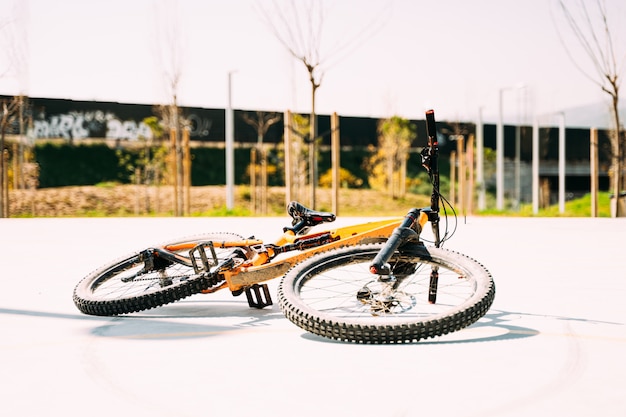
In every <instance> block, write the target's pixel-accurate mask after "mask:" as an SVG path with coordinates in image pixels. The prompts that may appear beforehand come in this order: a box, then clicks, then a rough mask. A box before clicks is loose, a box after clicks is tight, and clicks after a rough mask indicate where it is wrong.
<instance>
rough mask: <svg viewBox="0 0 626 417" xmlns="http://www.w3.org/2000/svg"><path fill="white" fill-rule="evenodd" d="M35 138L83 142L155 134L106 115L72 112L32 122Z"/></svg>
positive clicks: (91, 112)
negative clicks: (81, 140)
mask: <svg viewBox="0 0 626 417" xmlns="http://www.w3.org/2000/svg"><path fill="white" fill-rule="evenodd" d="M33 128H34V134H35V137H36V138H65V139H68V140H80V139H85V138H90V137H100V138H107V139H121V140H130V141H134V140H138V139H140V138H145V139H150V138H152V131H151V130H150V128H149V127H148V125H146V124H145V123H144V122H139V123H137V122H136V121H134V120H120V119H119V118H118V117H117V116H116V115H115V114H113V113H110V112H104V111H99V110H97V111H72V112H68V113H65V114H55V115H51V116H49V117H48V118H47V119H39V120H34V121H33Z"/></svg>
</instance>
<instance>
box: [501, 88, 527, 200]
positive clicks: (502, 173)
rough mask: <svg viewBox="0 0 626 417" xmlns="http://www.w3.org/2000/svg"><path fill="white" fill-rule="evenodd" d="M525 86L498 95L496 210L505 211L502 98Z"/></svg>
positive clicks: (502, 90) (503, 89) (502, 89)
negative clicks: (509, 92)
mask: <svg viewBox="0 0 626 417" xmlns="http://www.w3.org/2000/svg"><path fill="white" fill-rule="evenodd" d="M522 88H526V86H525V85H523V84H522V85H519V86H516V87H504V88H501V89H500V91H499V95H498V125H497V127H496V208H497V209H498V210H503V209H504V120H503V119H504V116H503V111H502V107H503V105H502V96H503V95H504V92H505V91H507V90H520V89H522Z"/></svg>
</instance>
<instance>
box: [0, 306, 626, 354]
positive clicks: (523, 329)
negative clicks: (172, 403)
mask: <svg viewBox="0 0 626 417" xmlns="http://www.w3.org/2000/svg"><path fill="white" fill-rule="evenodd" d="M0 314H7V315H21V316H29V317H41V318H51V319H66V320H80V321H92V322H94V323H100V325H98V326H96V327H94V328H92V329H91V330H89V333H90V334H91V335H94V336H97V337H108V338H128V339H144V340H155V339H195V338H207V337H215V336H220V335H228V334H235V333H238V332H249V331H251V330H258V331H263V330H265V329H269V327H270V326H271V325H272V323H273V322H276V321H281V320H282V321H285V322H286V321H287V319H286V318H285V316H284V315H283V313H282V311H281V310H280V308H278V306H277V305H272V306H270V307H266V308H264V309H254V308H250V307H249V306H248V304H247V303H246V302H245V301H242V300H203V301H199V300H192V299H189V300H181V301H178V302H176V303H173V304H167V305H164V306H161V307H158V308H155V309H152V310H145V311H142V312H139V313H133V314H127V315H123V316H115V317H100V316H89V315H84V314H64V313H54V312H44V311H35V310H20V309H7V308H0ZM520 318H538V319H550V320H559V321H569V322H581V323H590V324H609V325H620V326H623V325H624V324H623V323H616V322H606V321H598V320H590V319H582V318H573V317H562V316H546V315H537V314H529V313H521V312H510V311H498V310H491V311H489V312H488V313H487V314H486V315H485V316H484V317H482V318H481V319H480V320H479V321H478V322H476V323H474V324H473V325H471V326H469V327H467V328H465V329H462V330H459V331H457V332H453V333H450V334H447V335H444V336H437V337H435V338H432V339H425V340H421V341H420V342H419V343H418V344H421V345H424V344H425V345H439V344H441V345H449V344H460V343H477V342H495V341H510V340H517V339H525V338H529V337H534V336H538V335H541V334H542V332H541V331H540V330H538V329H536V328H532V327H529V326H523V325H519V324H516V321H517V320H518V319H520ZM196 319H197V320H198V321H199V322H194V321H196ZM206 320H209V322H207V321H206ZM210 321H219V322H220V323H216V322H210ZM292 329H297V328H296V327H295V325H293V327H292ZM301 337H302V338H304V339H307V340H309V341H313V342H322V343H340V344H346V342H342V341H338V340H333V339H328V338H324V337H322V336H317V335H314V334H312V333H309V332H305V331H302V334H301Z"/></svg>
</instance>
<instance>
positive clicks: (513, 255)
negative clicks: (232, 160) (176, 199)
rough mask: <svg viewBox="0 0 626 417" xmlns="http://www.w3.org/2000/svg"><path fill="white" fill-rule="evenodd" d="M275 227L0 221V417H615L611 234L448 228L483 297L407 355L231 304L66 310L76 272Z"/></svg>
mask: <svg viewBox="0 0 626 417" xmlns="http://www.w3.org/2000/svg"><path fill="white" fill-rule="evenodd" d="M360 220H362V219H342V220H341V222H342V223H354V222H357V221H360ZM284 225H286V220H285V219H276V218H268V219H258V218H257V219H252V218H190V219H175V218H157V219H154V218H152V219H128V218H124V219H118V218H111V219H3V220H0V282H1V283H2V285H1V290H0V370H1V371H0V372H1V373H0V415H2V416H11V417H15V416H43V415H55V416H82V415H89V416H94V417H99V416H107V417H109V416H131V415H132V416H136V417H143V416H150V417H155V416H176V417H181V416H199V415H203V416H246V417H247V416H299V417H300V416H361V417H369V416H393V417H401V416H426V415H428V416H432V415H437V416H455V417H463V416H468V417H472V416H481V417H485V416H507V417H508V416H524V417H525V416H568V417H577V416H581V417H582V416H585V417H587V416H592V415H593V416H603V417H607V416H615V417H618V416H619V417H622V416H624V415H626V394H625V393H626V359H625V357H626V250H625V248H626V245H625V243H626V219H514V218H468V219H466V220H464V219H463V218H460V219H459V224H458V230H457V233H456V235H455V236H454V237H453V238H452V239H451V240H450V241H449V242H448V243H447V244H446V247H447V248H450V249H455V250H458V251H460V252H463V253H466V254H468V255H470V256H472V257H474V258H476V259H477V260H479V261H480V262H481V263H483V264H484V265H485V266H486V267H487V268H488V269H489V270H490V271H491V272H492V273H493V275H494V278H495V281H496V288H497V293H496V300H495V302H494V304H493V307H492V309H491V310H490V311H489V312H488V313H487V315H486V316H485V318H483V319H482V320H481V321H480V322H478V323H476V324H475V325H473V326H471V327H470V328H468V329H465V330H463V331H460V332H457V333H454V334H451V335H448V336H445V337H440V338H436V339H430V340H426V341H422V342H419V343H417V344H413V345H399V346H369V345H353V344H344V343H337V342H333V341H329V340H325V339H322V338H319V337H317V336H313V335H310V334H307V333H305V332H304V331H302V330H300V329H299V328H297V327H295V326H294V325H292V324H291V323H290V322H289V321H287V320H286V319H285V318H284V317H283V316H282V314H281V312H280V310H279V309H278V307H277V306H276V305H275V306H273V308H268V309H265V310H252V309H249V308H248V306H247V303H246V301H245V297H238V298H234V297H232V296H231V295H230V293H228V292H221V293H218V294H214V295H196V296H193V297H191V298H189V299H186V300H184V301H181V302H178V303H175V304H172V305H169V306H165V307H162V308H158V309H154V310H151V311H146V312H143V313H138V314H135V315H133V316H128V317H118V318H102V317H89V316H85V315H83V314H81V313H79V311H78V310H77V309H76V308H75V307H74V304H73V302H72V290H73V288H74V286H75V284H76V283H77V282H78V281H79V280H80V279H81V278H82V277H83V276H84V275H86V274H87V273H88V272H90V271H91V270H92V269H95V268H96V267H98V266H100V265H102V264H104V263H106V262H108V261H110V260H112V259H115V258H117V257H119V256H121V255H124V254H126V253H127V252H130V251H132V250H134V249H139V248H141V247H144V246H146V245H150V244H154V243H158V242H161V241H163V240H169V239H170V238H176V237H180V236H186V235H190V234H194V233H198V232H208V231H234V232H239V233H241V234H243V235H250V234H256V235H257V236H259V237H263V238H266V239H271V237H273V236H276V235H277V234H278V233H279V232H280V229H281V227H282V226H284ZM276 284H277V282H272V285H271V288H272V292H273V294H274V293H275V288H276Z"/></svg>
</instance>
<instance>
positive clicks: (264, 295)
mask: <svg viewBox="0 0 626 417" xmlns="http://www.w3.org/2000/svg"><path fill="white" fill-rule="evenodd" d="M246 298H248V305H249V306H250V307H254V308H264V307H267V306H271V305H272V304H273V303H272V297H271V295H270V290H269V288H267V284H261V285H259V284H254V285H253V286H251V287H248V288H246Z"/></svg>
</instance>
